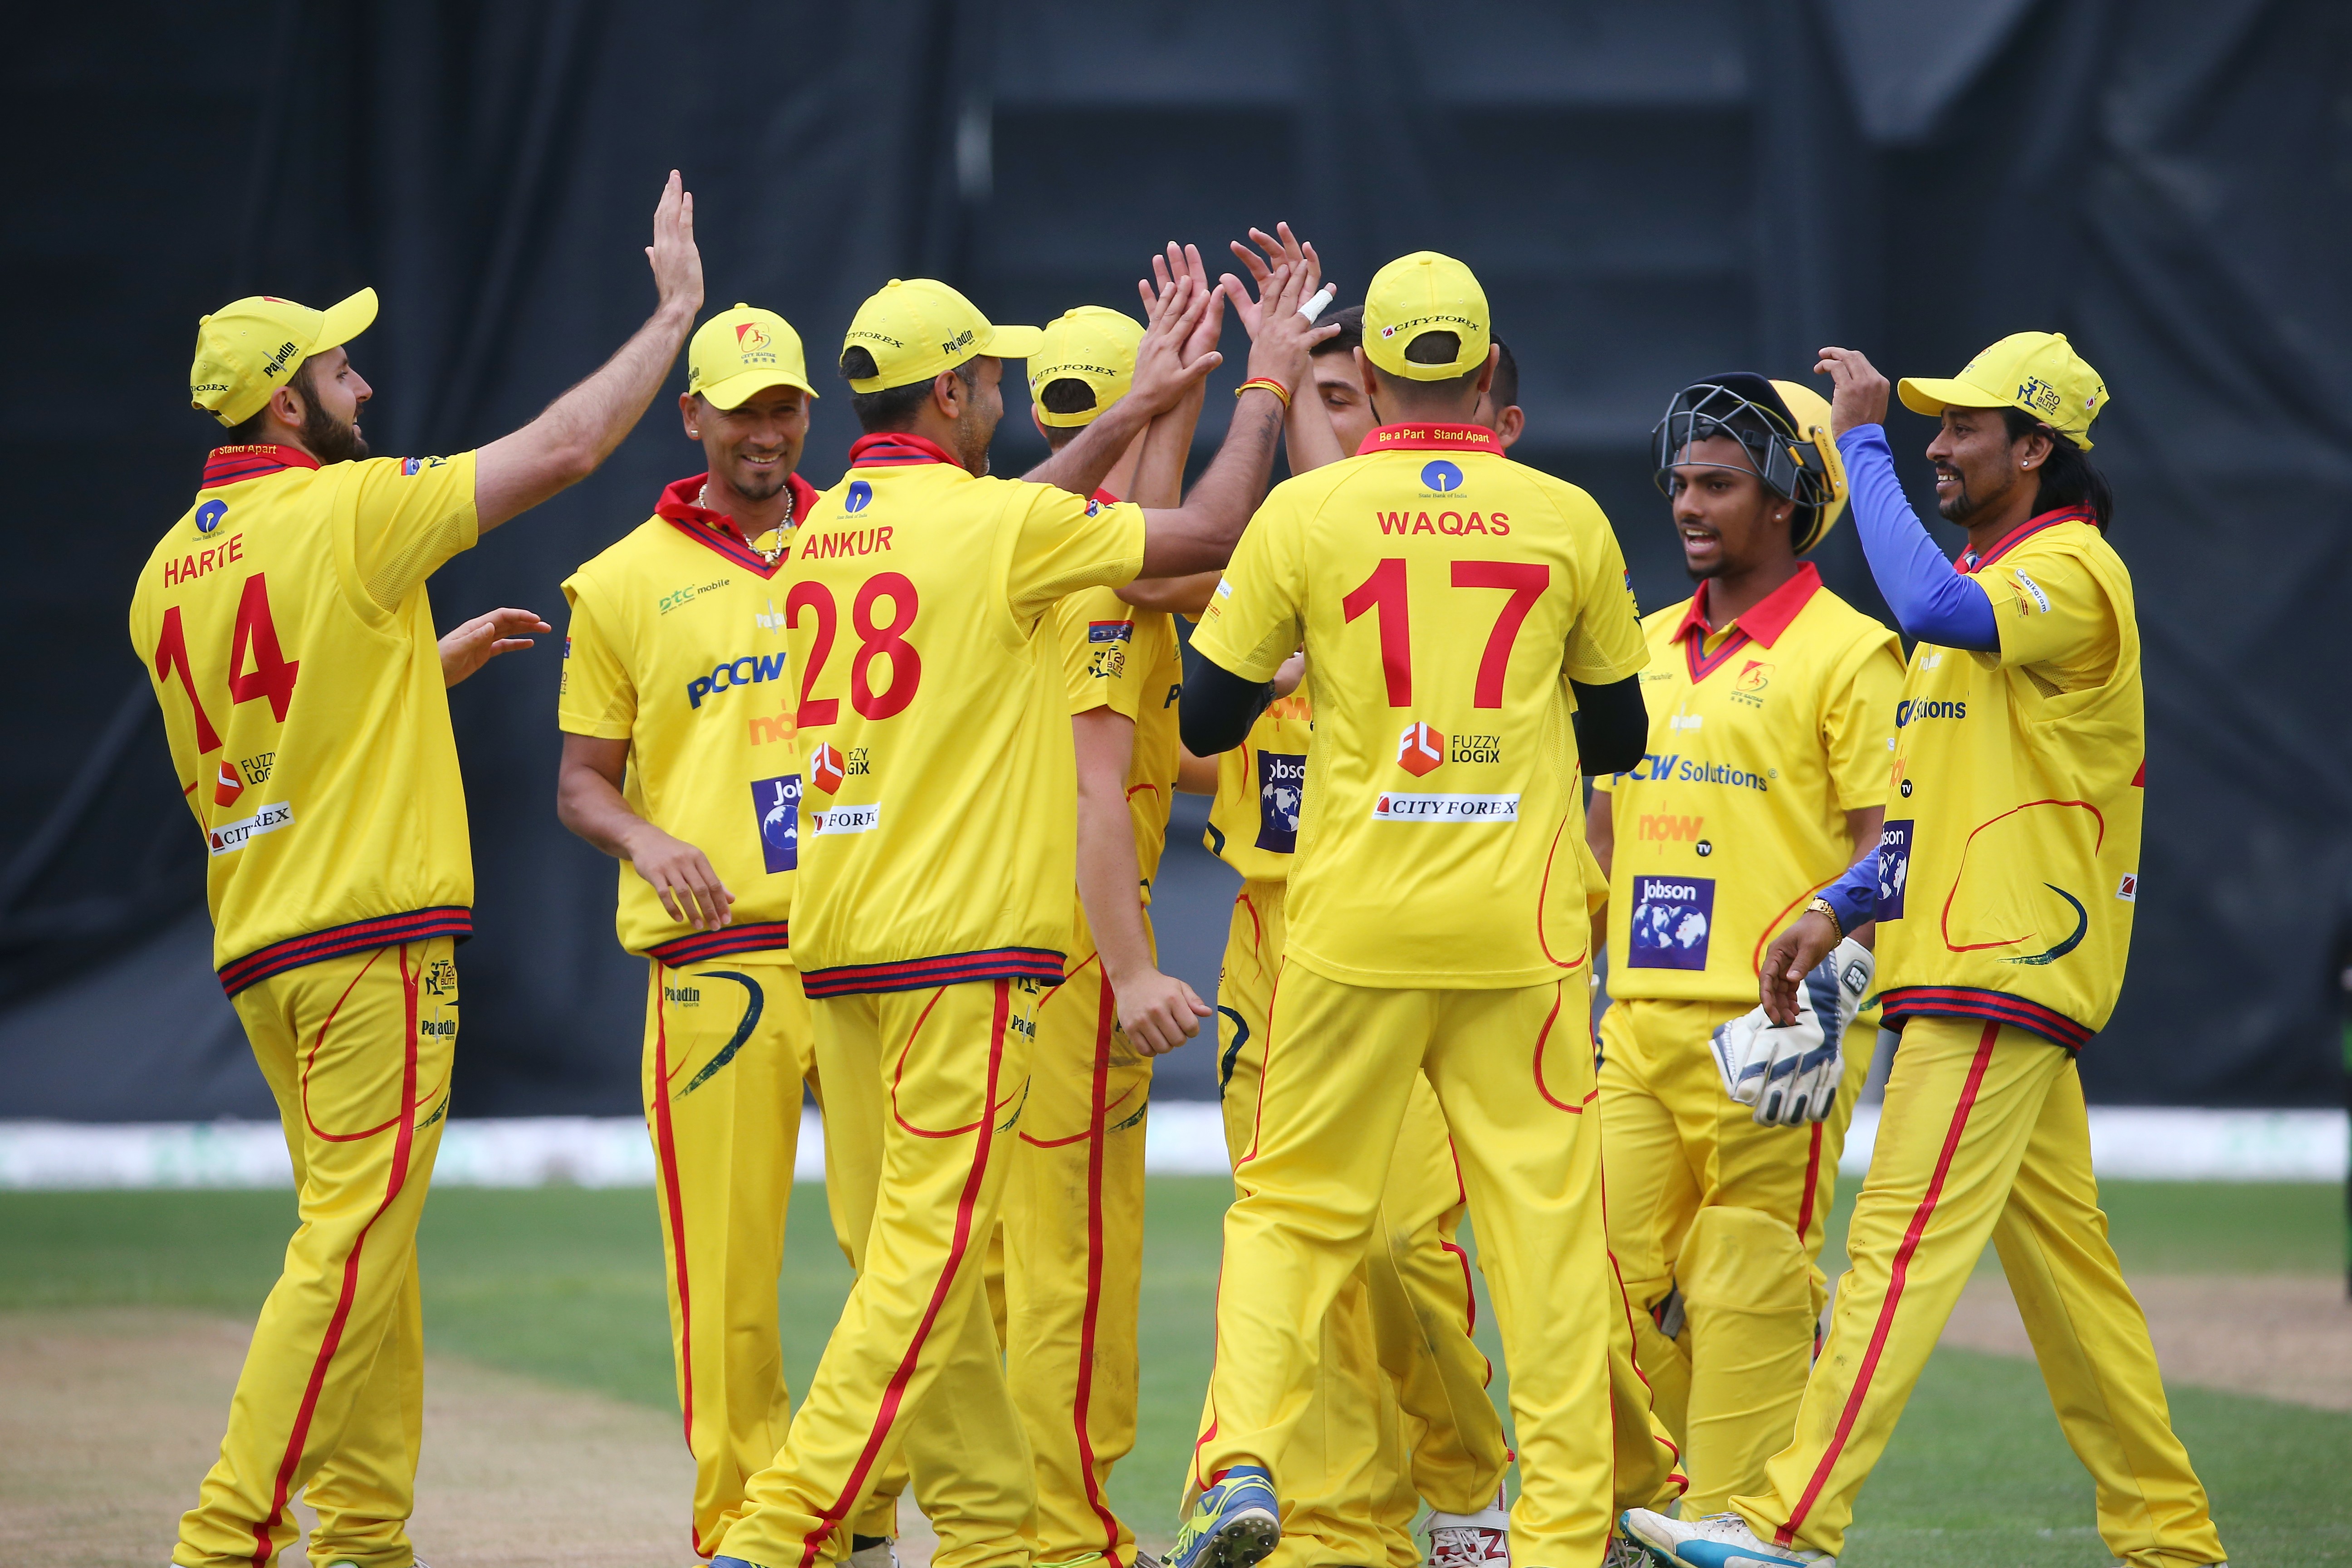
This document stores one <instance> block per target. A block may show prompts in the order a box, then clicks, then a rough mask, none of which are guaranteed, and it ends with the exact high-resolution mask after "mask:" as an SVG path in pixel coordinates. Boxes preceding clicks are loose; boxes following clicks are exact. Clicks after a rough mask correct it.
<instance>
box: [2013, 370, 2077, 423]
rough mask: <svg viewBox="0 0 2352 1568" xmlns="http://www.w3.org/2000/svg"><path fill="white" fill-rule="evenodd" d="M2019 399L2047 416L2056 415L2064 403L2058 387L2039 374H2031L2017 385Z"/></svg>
mask: <svg viewBox="0 0 2352 1568" xmlns="http://www.w3.org/2000/svg"><path fill="white" fill-rule="evenodd" d="M2017 400H2018V401H2019V402H2020V403H2022V404H2024V405H2026V406H2027V407H2029V408H2037V409H2040V410H2041V411H2042V414H2044V415H2045V416H2049V415H2055V414H2056V413H2057V412H2058V410H2059V408H2060V407H2061V406H2062V405H2063V404H2064V401H2065V400H2064V399H2063V398H2062V397H2060V396H2059V395H2058V389H2057V388H2056V387H2054V386H2053V385H2051V384H2049V383H2048V382H2046V381H2044V380H2042V378H2041V377H2040V376H2038V375H2029V376H2027V377H2026V378H2025V379H2024V380H2023V381H2021V382H2020V383H2019V384H2018V386H2017Z"/></svg>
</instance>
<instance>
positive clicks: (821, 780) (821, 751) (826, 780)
mask: <svg viewBox="0 0 2352 1568" xmlns="http://www.w3.org/2000/svg"><path fill="white" fill-rule="evenodd" d="M845 776H846V771H845V769H844V768H843V766H842V762H841V753H840V752H837V751H835V750H834V748H833V746H832V744H831V742H818V744H817V748H816V750H815V751H814V752H810V753H809V763H808V782H809V783H810V784H811V785H813V786H814V787H815V788H817V789H821V790H823V791H824V793H825V794H827V795H831V794H833V793H834V792H835V790H838V789H839V788H840V787H841V781H842V779H843V778H845Z"/></svg>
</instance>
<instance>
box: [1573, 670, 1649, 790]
mask: <svg viewBox="0 0 2352 1568" xmlns="http://www.w3.org/2000/svg"><path fill="white" fill-rule="evenodd" d="M1568 684H1569V686H1570V688H1571V689H1574V691H1575V692H1576V713H1575V716H1574V722H1575V725H1576V750H1577V752H1578V755H1579V757H1580V760H1581V761H1582V763H1583V764H1584V776H1585V777H1587V778H1592V777H1594V776H1596V775H1598V774H1601V773H1627V772H1630V771H1631V770H1632V769H1633V767H1634V766H1635V765H1636V764H1637V763H1640V762H1641V760H1642V753H1643V751H1644V750H1646V749H1647V748H1648V746H1649V744H1650V710H1649V709H1648V708H1647V707H1646V706H1644V705H1643V701H1642V678H1641V677H1640V676H1638V675H1629V676H1627V677H1626V678H1625V679H1622V680H1614V681H1612V682H1610V683H1609V684H1608V685H1606V686H1587V685H1585V684H1584V682H1582V681H1580V680H1570V682H1569V683H1568Z"/></svg>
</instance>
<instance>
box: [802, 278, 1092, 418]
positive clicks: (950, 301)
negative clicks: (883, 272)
mask: <svg viewBox="0 0 2352 1568" xmlns="http://www.w3.org/2000/svg"><path fill="white" fill-rule="evenodd" d="M1043 342H1045V332H1044V331H1041V330H1039V329H1038V328H1035V327H1000V326H996V325H993V324H992V323H991V322H990V321H989V319H988V318H987V317H986V316H983V315H982V314H981V313H980V307H979V306H977V305H974V304H973V303H972V302H971V300H967V299H965V298H964V297H963V296H962V295H961V294H959V293H957V292H956V291H955V290H954V289H950V288H949V287H948V286H947V285H946V284H944V283H940V282H935V281H933V280H932V279H929V278H908V279H898V278H893V279H890V281H889V282H887V283H886V284H884V285H883V287H882V291H881V292H880V293H878V294H876V295H874V296H872V297H871V298H869V299H868V300H866V303H864V304H863V305H860V306H858V307H857V314H856V316H855V317H853V318H852V319H851V321H850V323H849V331H848V333H847V334H846V335H845V337H843V339H842V340H841V352H842V353H848V352H849V351H850V350H852V349H864V350H865V351H866V353H870V354H872V355H873V356H874V364H875V367H876V369H877V371H878V372H879V373H880V374H876V375H869V376H853V377H851V378H850V382H849V389H850V390H851V391H852V392H886V391H887V390H889V389H890V388H891V387H894V386H906V385H909V384H912V383H915V382H918V381H929V380H930V379H931V378H932V377H933V376H935V375H937V374H940V372H941V371H943V370H953V369H954V368H955V367H956V366H958V365H960V364H961V363H963V362H964V361H966V360H968V359H971V358H974V357H976V356H978V355H981V354H987V355H990V356H992V357H993V358H996V359H1027V358H1028V357H1029V356H1030V355H1031V354H1034V353H1036V352H1037V350H1038V347H1039V345H1041V344H1042V343H1043Z"/></svg>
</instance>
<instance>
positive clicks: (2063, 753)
mask: <svg viewBox="0 0 2352 1568" xmlns="http://www.w3.org/2000/svg"><path fill="white" fill-rule="evenodd" d="M1959 566H1960V570H1961V571H1962V572H1963V573H1966V574H1969V576H1970V577H1971V578H1972V579H1973V580H1974V582H1975V583H1976V584H1977V586H1978V587H1979V588H1980V589H1982V590H1983V591H1984V595H1985V596H1986V597H1987V598H1988V599H1990V600H1991V601H1992V607H1993V616H1994V621H1995V623H1996V625H1997V626H1999V628H2000V650H1999V651H1998V652H1993V653H1970V652H1967V651H1965V650H1963V649H1959V648H1948V647H1936V646H1935V645H1934V644H1932V643H1921V644H1920V645H1918V647H1915V648H1914V649H1912V651H1911V665H1910V669H1909V671H1908V672H1907V674H1906V678H1905V679H1904V683H1903V695H1902V698H1901V700H1899V701H1898V702H1897V703H1896V705H1895V768H1894V781H1893V788H1894V794H1893V795H1892V796H1891V797H1890V798H1889V799H1888V800H1887V803H1886V815H1887V823H1886V828H1885V833H1884V835H1883V836H1882V837H1881V839H1880V842H1879V859H1878V877H1879V889H1878V916H1877V918H1878V983H1879V986H1880V995H1881V997H1882V998H1883V1000H1884V1002H1885V1010H1886V1017H1887V1020H1888V1022H1889V1023H1890V1024H1893V1023H1899V1022H1900V1021H1901V1020H1903V1019H1905V1018H1908V1017H1912V1016H1919V1015H1928V1014H1940V1015H1946V1016H1951V1015H1957V1016H1962V1017H1972V1018H1983V1019H1986V1020H1988V1021H1991V1022H1998V1023H2002V1024H2013V1025H2015V1026H2018V1027H2020V1028H2022V1029H2030V1030H2032V1032H2034V1033H2035V1034H2038V1035H2041V1036H2042V1037H2044V1038H2045V1039H2049V1040H2052V1041H2054V1042H2055V1043H2057V1044H2059V1045H2062V1046H2064V1047H2067V1048H2068V1049H2070V1050H2071V1049H2077V1048H2079V1047H2081V1046H2082V1045H2083V1044H2084V1042H2085V1041H2087V1040H2088V1039H2089V1038H2090V1037H2092V1036H2093V1035H2095V1034H2096V1033H2097V1032H2098V1031H2099V1030H2100V1029H2101V1028H2103V1027H2104V1026H2105V1024H2106V1022H2107V1019H2108V1018H2109V1017H2110V1016H2113V1015H2114V1013H2115V1008H2116V995H2117V994H2119V993H2120V992H2121V991H2122V989H2123V980H2124V960H2125V956H2126V953H2127V952H2129V950H2130V947H2131V928H2132V910H2133V906H2134V904H2135V903H2136V902H2137V900H2138V898H2139V846H2140V818H2141V812H2142V808H2143V804H2144V801H2145V795H2144V794H2143V786H2144V784H2145V783H2146V779H2147V763H2146V759H2147V727H2146V716H2145V713H2144V711H2143V707H2142V700H2141V689H2140V656H2139V622H2138V616H2137V610H2136V609H2135V607H2134V605H2133V600H2132V585H2131V574H2130V573H2129V572H2127V571H2126V570H2125V568H2124V563H2123V560H2122V558H2121V557H2119V556H2118V555H2116V552H2115V550H2114V548H2113V547H2112V546H2110V545H2109V544H2108V543H2107V542H2106V538H2105V535H2104V534H2102V533H2101V532H2100V531H2099V530H2098V528H2097V526H2096V525H2095V524H2094V523H2093V522H2092V521H2090V519H2089V518H2088V516H2087V515H2085V514H2084V513H2082V512H2078V511H2071V510H2069V511H2054V512H2045V513H2043V514H2042V516H2040V517H2036V518H2033V519H2032V520H2031V521H2027V522H2025V523H2023V524H2022V525H2021V526H2020V527H2019V528H2018V530H2017V531H2015V532H2013V533H2011V535H2009V537H2008V538H2006V539H2003V540H2002V541H2000V542H1999V543H1998V544H1996V545H1994V546H1993V547H1992V548H1991V549H1990V550H1988V551H1986V552H1984V554H1983V555H1982V556H1981V557H1979V556H1974V555H1964V556H1962V557H1961V559H1960V563H1959ZM1915 894H1916V897H1914V896H1913V895H1915Z"/></svg>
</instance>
